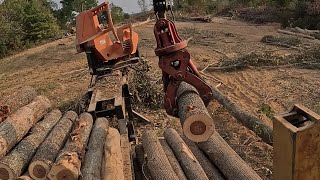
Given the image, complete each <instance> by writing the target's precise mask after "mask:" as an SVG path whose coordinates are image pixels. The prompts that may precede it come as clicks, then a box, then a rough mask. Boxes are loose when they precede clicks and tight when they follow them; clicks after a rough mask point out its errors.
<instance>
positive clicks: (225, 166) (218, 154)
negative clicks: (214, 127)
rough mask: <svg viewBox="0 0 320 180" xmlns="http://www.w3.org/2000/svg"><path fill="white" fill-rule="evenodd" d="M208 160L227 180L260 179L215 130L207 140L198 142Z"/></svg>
mask: <svg viewBox="0 0 320 180" xmlns="http://www.w3.org/2000/svg"><path fill="white" fill-rule="evenodd" d="M198 145H199V147H200V149H201V150H202V151H204V152H205V153H206V154H207V155H208V157H209V158H210V160H211V161H212V162H214V163H215V165H216V166H218V167H219V169H220V171H221V172H222V173H223V175H224V176H225V177H226V179H229V180H248V179H255V180H259V179H261V178H260V177H259V176H258V174H257V173H256V172H255V171H254V170H253V169H252V168H251V167H249V166H248V164H246V163H245V162H244V161H243V160H242V159H241V157H240V156H239V155H238V154H237V153H236V152H235V151H234V150H233V149H232V148H231V147H230V146H229V145H228V144H227V143H226V142H225V141H224V139H223V138H222V137H221V136H220V135H219V134H218V133H217V132H215V133H214V134H213V135H212V136H211V137H210V139H209V140H208V141H206V142H201V143H198Z"/></svg>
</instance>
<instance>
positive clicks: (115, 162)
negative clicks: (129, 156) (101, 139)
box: [102, 128, 124, 180]
mask: <svg viewBox="0 0 320 180" xmlns="http://www.w3.org/2000/svg"><path fill="white" fill-rule="evenodd" d="M102 179H103V180H109V179H117V180H124V175H123V160H122V153H121V144H120V133H119V131H118V130H117V129H115V128H109V130H108V133H107V138H106V142H105V146H104V157H103V165H102Z"/></svg>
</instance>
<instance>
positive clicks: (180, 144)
mask: <svg viewBox="0 0 320 180" xmlns="http://www.w3.org/2000/svg"><path fill="white" fill-rule="evenodd" d="M164 137H165V139H166V141H167V143H168V145H169V146H170V148H171V149H172V151H173V152H174V155H175V156H176V157H177V159H178V161H179V162H180V165H181V167H182V169H183V171H184V173H185V175H186V176H187V178H188V179H198V180H200V179H203V180H207V179H208V177H207V175H206V173H205V172H204V170H203V169H202V167H201V165H200V163H199V162H198V160H197V158H196V157H195V156H194V155H193V153H192V152H191V150H190V149H189V147H188V146H187V145H186V144H185V142H184V141H183V140H182V138H181V137H180V135H179V134H178V133H177V131H175V130H174V129H172V128H168V129H166V130H165V131H164Z"/></svg>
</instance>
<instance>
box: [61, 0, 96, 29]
mask: <svg viewBox="0 0 320 180" xmlns="http://www.w3.org/2000/svg"><path fill="white" fill-rule="evenodd" d="M60 3H61V4H62V8H61V9H60V10H58V11H57V12H56V17H57V18H58V20H59V24H60V26H61V27H62V28H66V26H67V24H69V23H70V24H74V23H75V22H74V18H75V16H76V14H78V13H80V12H82V11H85V10H88V9H91V8H93V7H95V6H97V4H98V1H97V0H61V1H60Z"/></svg>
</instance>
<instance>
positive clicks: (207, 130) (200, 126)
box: [183, 114, 215, 142]
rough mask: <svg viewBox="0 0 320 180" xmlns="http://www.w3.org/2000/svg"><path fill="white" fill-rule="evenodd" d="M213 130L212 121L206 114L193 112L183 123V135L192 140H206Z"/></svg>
mask: <svg viewBox="0 0 320 180" xmlns="http://www.w3.org/2000/svg"><path fill="white" fill-rule="evenodd" d="M214 131H215V126H214V122H213V120H212V119H211V117H209V116H208V115H205V114H195V115H192V116H190V117H188V118H187V119H186V121H185V123H184V124H183V132H184V134H185V136H186V137H187V138H188V139H190V140H191V141H193V142H204V141H207V140H208V139H209V138H210V137H211V135H212V134H213V133H214Z"/></svg>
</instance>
